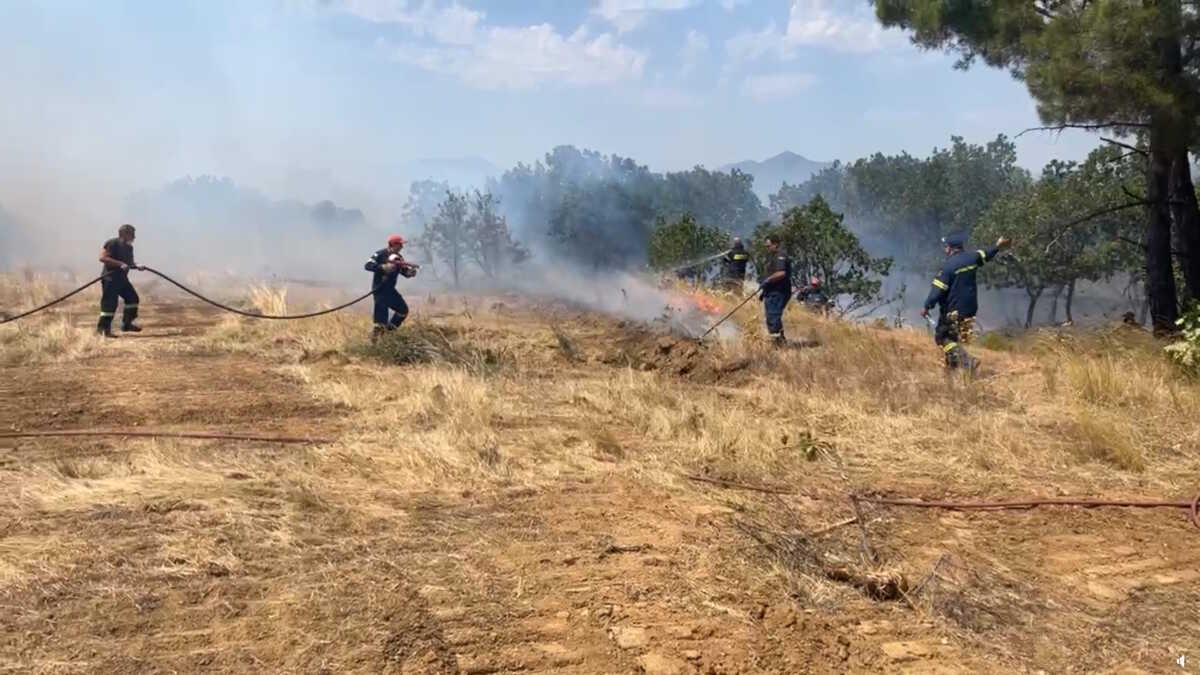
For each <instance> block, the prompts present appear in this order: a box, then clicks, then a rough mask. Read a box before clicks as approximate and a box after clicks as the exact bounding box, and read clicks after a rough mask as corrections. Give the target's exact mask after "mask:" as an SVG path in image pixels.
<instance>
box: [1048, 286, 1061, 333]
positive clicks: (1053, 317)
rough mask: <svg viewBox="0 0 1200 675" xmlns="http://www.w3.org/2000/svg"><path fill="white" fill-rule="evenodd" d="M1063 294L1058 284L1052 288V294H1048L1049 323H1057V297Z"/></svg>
mask: <svg viewBox="0 0 1200 675" xmlns="http://www.w3.org/2000/svg"><path fill="white" fill-rule="evenodd" d="M1062 294H1063V287H1062V286H1059V287H1058V288H1056V289H1054V295H1052V296H1050V323H1051V324H1054V323H1058V299H1059V297H1061V296H1062Z"/></svg>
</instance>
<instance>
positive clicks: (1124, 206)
mask: <svg viewBox="0 0 1200 675" xmlns="http://www.w3.org/2000/svg"><path fill="white" fill-rule="evenodd" d="M1152 203H1153V202H1151V201H1150V200H1147V199H1139V200H1137V201H1134V202H1129V203H1126V204H1120V205H1117V206H1110V207H1108V208H1105V209H1100V210H1099V211H1093V212H1092V213H1089V214H1087V215H1086V216H1083V217H1081V218H1076V219H1075V220H1072V221H1071V222H1069V223H1065V224H1063V225H1061V227H1062V231H1061V232H1059V233H1058V235H1057V236H1055V237H1054V239H1051V240H1050V243H1049V244H1046V249H1045V251H1043V253H1044V254H1046V255H1049V254H1050V249H1051V248H1053V247H1054V245H1055V244H1057V243H1058V242H1059V240H1061V239H1062V238H1063V235H1065V234H1066V233H1067V232H1070V231H1071V229H1072V228H1074V227H1075V226H1076V225H1080V224H1082V223H1086V222H1087V221H1089V220H1095V219H1096V218H1099V217H1100V216H1107V215H1109V214H1110V213H1116V212H1118V211H1124V210H1125V209H1132V208H1134V207H1137V206H1149V205H1150V204H1152Z"/></svg>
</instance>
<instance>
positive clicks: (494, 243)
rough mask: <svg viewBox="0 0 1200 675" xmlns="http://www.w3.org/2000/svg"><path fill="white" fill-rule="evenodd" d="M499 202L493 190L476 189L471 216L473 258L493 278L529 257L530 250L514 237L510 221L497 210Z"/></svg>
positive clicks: (469, 239)
mask: <svg viewBox="0 0 1200 675" xmlns="http://www.w3.org/2000/svg"><path fill="white" fill-rule="evenodd" d="M499 202H500V200H499V199H497V198H496V197H495V196H493V195H492V193H490V192H480V191H479V190H476V191H475V194H474V198H473V199H472V202H471V213H470V215H468V216H467V231H466V233H465V236H466V237H467V245H468V250H469V252H470V256H471V259H472V260H474V261H475V264H476V265H478V266H479V269H480V270H481V271H482V272H483V273H484V274H485V275H487V276H488V277H490V278H494V277H495V276H496V275H497V274H498V273H500V272H503V271H504V270H506V269H507V268H509V267H511V266H513V265H517V264H520V263H521V262H524V261H525V260H526V259H528V258H529V250H528V249H527V248H525V247H524V246H522V245H521V244H520V243H518V242H517V241H515V240H514V239H513V236H512V232H511V231H509V229H508V221H507V220H506V219H505V217H504V216H502V215H500V213H499V212H498V211H497V207H498V206H499Z"/></svg>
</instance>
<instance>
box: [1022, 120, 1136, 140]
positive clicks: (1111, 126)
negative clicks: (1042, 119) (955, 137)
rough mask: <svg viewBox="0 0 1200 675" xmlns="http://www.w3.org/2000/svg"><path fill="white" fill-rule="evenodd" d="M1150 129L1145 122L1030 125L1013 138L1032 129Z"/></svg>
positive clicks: (1060, 130) (1058, 130)
mask: <svg viewBox="0 0 1200 675" xmlns="http://www.w3.org/2000/svg"><path fill="white" fill-rule="evenodd" d="M1133 127H1136V128H1140V129H1148V128H1149V127H1150V125H1149V124H1146V123H1145V122H1098V123H1096V124H1056V125H1053V126H1047V127H1030V128H1028V129H1026V130H1024V131H1022V132H1021V133H1019V134H1017V135H1016V136H1014V137H1013V138H1020V137H1022V136H1024V135H1025V134H1027V133H1029V132H1031V131H1057V132H1062V131H1064V130H1066V129H1084V130H1086V131H1099V130H1101V129H1128V128H1133Z"/></svg>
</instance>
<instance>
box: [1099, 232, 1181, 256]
mask: <svg viewBox="0 0 1200 675" xmlns="http://www.w3.org/2000/svg"><path fill="white" fill-rule="evenodd" d="M1113 240H1114V241H1119V242H1122V243H1125V244H1131V245H1133V246H1136V247H1138V248H1140V249H1142V250H1143V251H1145V250H1146V244H1145V243H1143V242H1140V241H1137V240H1136V239H1130V238H1129V237H1126V236H1123V235H1120V234H1118V235H1116V236H1115V237H1113ZM1171 255H1173V256H1175V257H1177V258H1187V257H1189V256H1188V254H1186V253H1184V252H1183V251H1176V250H1172V251H1171Z"/></svg>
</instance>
